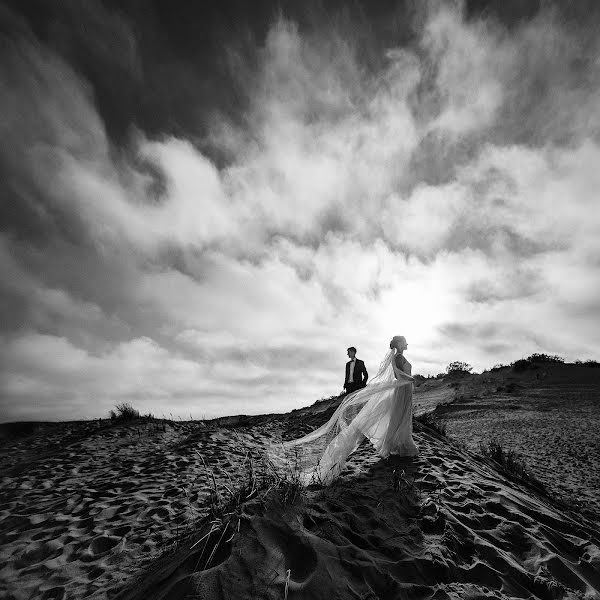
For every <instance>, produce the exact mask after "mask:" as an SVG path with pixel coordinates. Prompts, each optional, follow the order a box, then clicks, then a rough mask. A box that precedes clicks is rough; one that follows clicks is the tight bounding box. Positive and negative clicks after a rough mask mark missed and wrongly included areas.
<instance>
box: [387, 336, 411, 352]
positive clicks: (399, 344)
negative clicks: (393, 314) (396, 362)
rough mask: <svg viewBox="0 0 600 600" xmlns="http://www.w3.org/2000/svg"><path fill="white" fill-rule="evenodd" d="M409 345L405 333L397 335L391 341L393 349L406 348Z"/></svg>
mask: <svg viewBox="0 0 600 600" xmlns="http://www.w3.org/2000/svg"><path fill="white" fill-rule="evenodd" d="M407 347H408V345H407V343H406V338H405V337H404V336H403V335H395V336H394V337H393V338H392V341H391V342H390V348H391V349H393V348H397V349H398V350H406V348H407Z"/></svg>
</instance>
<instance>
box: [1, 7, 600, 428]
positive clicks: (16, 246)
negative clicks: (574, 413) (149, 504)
mask: <svg viewBox="0 0 600 600" xmlns="http://www.w3.org/2000/svg"><path fill="white" fill-rule="evenodd" d="M573 4H576V8H575V9H574V8H573V7H572V6H571V5H573ZM567 6H568V7H567ZM599 26H600V6H599V5H598V3H597V2H595V1H592V0H591V1H589V2H585V1H581V2H577V3H571V2H562V3H552V2H537V1H536V2H533V1H520V2H517V1H516V0H515V1H514V2H513V1H511V2H508V1H505V0H504V1H500V0H499V1H498V2H491V3H490V2H483V1H477V2H467V3H461V2H451V1H448V2H441V1H440V2H422V1H420V0H419V1H417V0H413V1H411V2H391V1H385V2H384V1H380V2H368V1H367V0H364V1H358V0H354V1H353V2H341V1H339V2H334V1H325V0H322V1H321V2H285V1H280V2H278V3H275V2H269V1H266V0H260V1H255V2H243V1H241V0H240V1H237V2H232V1H228V2H224V1H219V2H216V1H215V2H209V1H207V2H183V1H182V2H173V1H169V2H167V1H166V0H165V1H158V0H155V1H154V2H150V1H149V0H128V1H126V2H123V1H116V0H115V1H111V2H108V1H106V0H105V1H101V0H90V1H89V2H78V1H65V2H53V3H52V2H45V1H42V0H37V1H36V0H26V1H23V0H18V1H17V0H15V2H4V3H1V2H0V36H1V37H0V44H1V51H0V89H1V91H0V186H1V188H0V225H1V228H0V274H1V283H0V308H1V315H2V318H1V321H0V324H1V328H0V336H1V339H0V361H1V370H0V420H2V421H10V420H30V419H33V420H42V419H44V420H45V419H49V420H64V419H79V418H95V417H104V416H107V414H108V411H109V410H110V409H111V408H112V407H113V406H114V405H115V404H116V403H118V402H122V401H127V402H131V403H132V404H133V405H134V406H135V407H136V408H138V409H139V410H141V411H143V412H148V411H150V412H152V413H154V414H155V415H157V416H161V415H163V414H164V415H166V416H169V415H170V414H173V415H174V416H181V417H182V418H189V416H190V415H192V417H193V418H202V417H211V416H219V415H224V414H238V413H247V414H252V413H264V412H284V411H288V410H290V409H292V408H294V407H299V406H303V405H306V404H310V403H312V402H314V401H315V400H316V399H318V398H321V397H325V396H329V395H332V394H336V393H338V392H339V391H340V389H341V387H342V382H343V370H344V363H345V360H346V355H345V350H346V348H347V347H348V346H349V345H355V346H357V347H358V350H359V352H358V354H359V356H360V357H362V358H363V359H364V360H365V361H366V364H367V368H368V369H369V370H370V371H371V372H372V373H374V372H375V371H376V370H377V365H378V364H379V361H380V360H381V358H382V357H383V355H384V353H385V352H386V349H387V347H388V343H389V340H390V338H391V337H392V336H393V335H405V336H406V337H407V339H408V344H409V349H408V352H407V357H408V358H409V360H410V361H411V362H412V364H413V372H417V373H422V374H436V373H439V372H441V371H443V370H444V368H445V367H446V365H447V364H448V363H449V362H451V361H454V360H463V361H467V362H469V363H470V364H472V365H473V366H474V368H475V370H476V371H481V370H483V369H485V368H489V367H491V366H493V365H494V364H496V363H501V362H510V361H513V360H516V359H517V358H520V357H523V356H527V355H529V354H531V353H532V352H548V353H552V354H560V355H561V356H563V357H565V358H566V359H567V360H575V359H577V358H580V359H586V358H599V357H600V325H599V319H598V315H599V312H600V296H599V290H600V204H599V193H600V192H599V190H600V168H599V165H600V101H599V98H600V38H598V35H597V31H598V27H599Z"/></svg>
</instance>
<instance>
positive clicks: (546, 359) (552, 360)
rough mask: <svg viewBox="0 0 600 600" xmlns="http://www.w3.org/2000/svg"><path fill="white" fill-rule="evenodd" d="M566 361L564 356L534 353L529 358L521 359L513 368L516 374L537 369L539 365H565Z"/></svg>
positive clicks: (514, 363) (513, 364) (512, 365)
mask: <svg viewBox="0 0 600 600" xmlns="http://www.w3.org/2000/svg"><path fill="white" fill-rule="evenodd" d="M564 362H565V359H564V358H563V357H562V356H557V355H550V354H539V353H534V354H532V355H531V356H528V357H527V358H521V359H519V360H516V361H515V362H513V363H511V365H510V366H511V367H512V368H513V370H514V371H516V372H518V373H519V372H523V371H527V370H528V369H537V368H538V367H537V365H538V364H540V363H542V364H555V365H558V364H563V363H564Z"/></svg>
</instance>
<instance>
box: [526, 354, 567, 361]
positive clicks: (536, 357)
mask: <svg viewBox="0 0 600 600" xmlns="http://www.w3.org/2000/svg"><path fill="white" fill-rule="evenodd" d="M527 360H528V361H529V362H530V363H564V362H565V359H564V358H563V357H562V356H557V355H556V354H554V355H550V354H538V353H535V354H532V355H531V356H528V357H527Z"/></svg>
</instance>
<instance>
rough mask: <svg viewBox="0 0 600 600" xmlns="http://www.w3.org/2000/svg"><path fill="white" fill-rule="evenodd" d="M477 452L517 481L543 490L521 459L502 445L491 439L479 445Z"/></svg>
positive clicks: (539, 482) (542, 486)
mask: <svg viewBox="0 0 600 600" xmlns="http://www.w3.org/2000/svg"><path fill="white" fill-rule="evenodd" d="M479 450H480V452H481V454H482V455H483V456H485V457H486V458H489V459H491V460H492V461H493V462H494V463H496V464H497V465H498V466H500V467H501V468H502V469H503V470H504V471H506V472H508V473H511V474H512V475H515V476H516V477H517V478H518V479H520V480H522V481H524V482H526V483H528V484H530V485H534V486H535V487H537V488H540V489H542V490H543V489H544V485H543V484H542V483H541V481H539V480H538V479H537V478H536V477H535V476H534V475H533V474H532V473H530V472H529V470H528V469H527V465H526V464H525V461H524V460H523V458H522V457H521V456H520V455H519V454H517V453H516V452H514V451H513V450H506V449H505V448H504V447H503V446H502V444H501V443H500V442H499V441H498V440H496V439H493V440H491V441H490V442H488V444H487V445H486V444H484V443H480V444H479Z"/></svg>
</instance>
